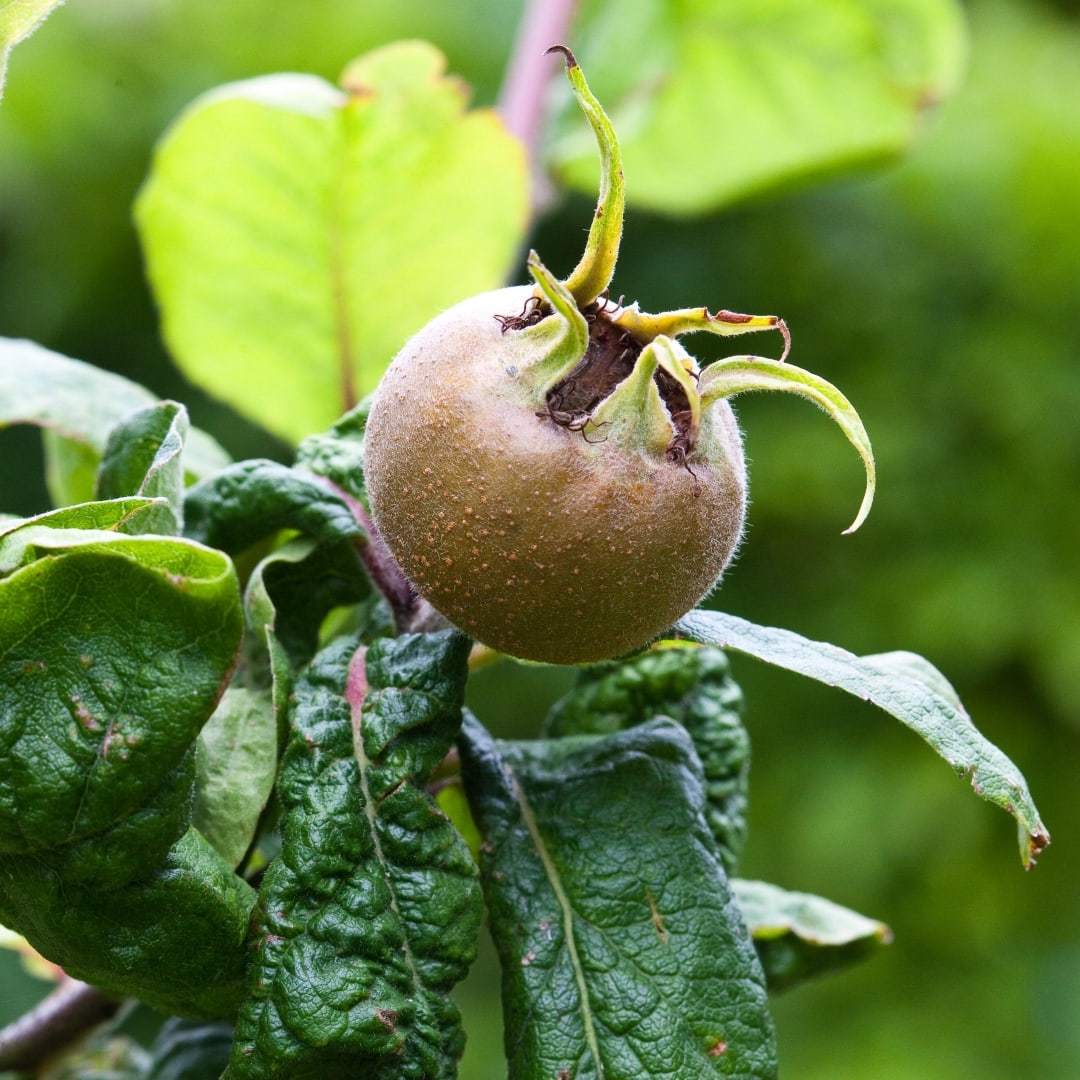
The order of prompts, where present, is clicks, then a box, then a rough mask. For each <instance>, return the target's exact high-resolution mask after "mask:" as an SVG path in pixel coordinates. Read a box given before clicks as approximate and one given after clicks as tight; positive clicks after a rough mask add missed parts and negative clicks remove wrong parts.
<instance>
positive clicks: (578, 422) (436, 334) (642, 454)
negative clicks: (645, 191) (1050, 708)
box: [365, 46, 874, 664]
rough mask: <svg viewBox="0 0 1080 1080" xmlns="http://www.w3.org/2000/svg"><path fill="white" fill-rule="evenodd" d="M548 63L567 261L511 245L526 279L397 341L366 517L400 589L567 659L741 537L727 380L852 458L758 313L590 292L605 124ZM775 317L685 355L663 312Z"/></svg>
mask: <svg viewBox="0 0 1080 1080" xmlns="http://www.w3.org/2000/svg"><path fill="white" fill-rule="evenodd" d="M557 48H558V49H559V50H560V51H562V52H563V53H564V54H565V57H566V61H567V74H568V78H569V81H570V84H571V87H572V89H573V92H574V95H575V97H576V98H577V100H578V102H579V104H580V106H581V108H582V110H583V111H584V113H585V115H586V117H587V118H588V121H589V123H590V124H591V126H592V128H593V130H594V132H595V135H596V138H597V142H598V144H599V147H600V154H601V159H602V164H603V170H602V177H601V185H600V196H599V201H598V204H597V208H596V213H595V216H594V218H593V221H592V225H591V228H590V231H589V238H588V243H587V245H586V249H585V253H584V255H583V256H582V259H581V261H580V262H579V264H578V265H577V267H576V268H575V269H574V271H573V272H572V273H571V274H570V276H569V277H568V278H567V279H566V280H565V281H559V280H557V279H556V278H555V277H554V276H553V275H552V274H551V273H550V272H549V271H548V270H547V269H546V268H545V267H544V265H543V264H542V263H541V262H540V260H539V258H538V257H537V256H536V253H535V252H533V253H531V254H530V255H529V259H528V267H529V272H530V274H531V276H532V278H533V281H534V283H535V284H534V285H522V286H515V287H512V288H506V289H500V290H498V291H495V292H490V293H485V294H483V295H481V296H475V297H472V298H471V299H469V300H465V301H463V302H462V303H460V304H458V305H457V306H455V307H453V308H451V309H450V310H449V311H446V312H444V313H443V314H442V315H440V316H438V317H437V318H436V319H435V320H433V321H432V322H431V323H429V324H428V325H427V326H426V327H425V328H424V329H423V330H421V331H420V332H419V333H418V334H416V336H415V337H413V338H412V339H411V340H410V341H409V342H408V343H407V344H406V345H405V346H404V348H403V349H402V350H401V352H400V353H399V354H398V356H397V357H396V358H395V360H394V362H393V363H392V364H391V366H390V368H389V370H388V371H387V372H386V375H385V376H384V377H383V380H382V382H381V384H380V386H379V388H378V390H377V392H376V394H375V398H374V400H373V403H372V407H371V414H370V417H369V420H368V427H367V436H366V465H365V471H366V477H367V484H368V492H369V495H370V498H371V508H372V513H373V517H374V520H375V522H376V524H377V526H378V528H379V529H380V530H381V532H382V534H383V537H384V538H385V540H386V542H387V544H388V545H389V547H390V550H391V551H392V552H393V554H394V556H395V557H396V558H397V560H398V561H399V562H400V564H401V566H402V568H403V569H404V571H405V573H406V575H407V576H408V577H409V579H410V580H411V581H412V582H413V584H414V585H415V587H416V589H417V590H418V591H419V593H420V594H421V595H422V596H424V597H425V598H426V599H427V600H428V601H430V603H431V604H433V605H434V606H435V607H436V608H437V609H438V610H439V611H440V612H441V613H442V614H443V615H445V616H446V617H447V618H448V619H450V620H451V621H452V622H453V623H455V624H457V625H458V626H459V627H460V628H461V629H462V630H464V631H466V632H467V633H469V634H471V635H472V636H473V637H475V638H477V639H478V640H479V641H481V642H484V643H485V644H486V645H489V646H491V647H492V648H494V649H497V650H499V651H501V652H506V653H509V654H511V655H513V656H517V657H521V658H524V659H528V660H538V661H546V662H549V663H560V664H578V663H587V662H592V661H598V660H604V659H607V658H610V657H614V656H618V655H620V654H623V653H626V652H629V651H631V650H633V649H636V648H638V647H640V646H642V645H644V644H645V643H646V642H648V641H649V640H650V639H651V638H653V637H655V636H656V635H658V634H660V633H662V632H663V631H664V630H665V629H667V628H668V627H669V626H670V625H671V624H672V623H673V622H674V621H675V620H676V619H678V618H679V617H680V616H681V615H683V614H684V613H685V612H687V611H688V610H689V609H690V608H692V607H693V606H694V605H695V604H697V603H698V601H700V600H701V599H702V597H704V596H705V594H706V593H708V592H709V590H710V589H712V588H713V586H714V585H715V584H716V583H717V581H718V580H719V578H720V575H721V574H722V572H723V570H724V568H725V566H726V565H727V563H728V561H729V560H730V559H731V556H732V553H733V552H734V551H735V548H736V546H737V545H738V543H739V537H740V535H741V532H742V528H743V518H744V511H745V506H746V469H745V465H744V461H743V453H742V445H741V440H740V434H739V428H738V425H737V423H736V420H735V414H734V413H733V412H732V409H731V406H730V405H729V404H728V400H727V399H728V398H730V397H732V396H734V395H735V394H739V393H743V392H744V391H747V390H786V391H791V392H794V393H797V394H801V395H802V396H804V397H806V398H809V399H810V400H811V401H813V402H815V403H816V404H818V405H819V406H821V407H822V408H823V409H824V410H825V411H826V412H827V413H828V414H829V415H830V416H831V417H832V418H833V419H834V420H835V421H836V422H837V423H838V424H839V425H840V426H841V428H842V429H843V431H844V433H845V434H846V435H847V437H848V439H849V440H850V441H851V442H852V444H853V445H854V446H855V448H856V449H857V450H858V451H859V453H860V455H861V456H862V458H863V461H864V463H865V466H866V474H867V486H866V494H865V497H864V499H863V504H862V506H861V507H860V509H859V513H858V516H857V517H856V519H855V522H854V523H853V524H852V526H851V529H849V530H848V531H852V530H854V529H855V528H857V527H858V526H859V525H860V524H861V523H862V521H863V519H864V518H865V516H866V514H867V512H868V511H869V508H870V503H871V500H872V498H873V489H874V462H873V455H872V452H871V449H870V443H869V439H868V438H867V435H866V432H865V430H864V429H863V426H862V423H861V422H860V420H859V417H858V415H857V414H856V412H855V410H854V409H853V408H852V407H851V405H850V404H849V402H848V401H847V399H846V398H845V397H844V396H843V395H842V394H841V393H840V392H839V391H838V390H837V389H836V388H835V387H833V386H831V385H830V384H829V383H827V382H825V380H823V379H820V378H818V376H816V375H812V374H811V373H809V372H807V371H803V370H801V369H799V368H796V367H793V366H791V365H790V364H788V363H786V362H785V361H786V357H787V352H788V346H789V344H790V339H789V337H788V333H787V327H786V325H785V324H784V322H783V320H781V319H779V318H778V317H776V316H774V315H763V316H758V315H741V314H737V313H734V312H730V311H718V312H716V313H712V312H710V311H709V310H708V309H707V308H703V307H699V308H687V309H684V310H679V311H668V312H664V313H662V314H658V315H650V314H646V313H644V312H642V311H641V310H639V308H638V305H637V304H636V303H635V304H630V305H624V304H623V303H622V302H621V301H620V302H618V303H615V302H612V301H611V300H610V299H608V293H607V289H608V284H609V282H610V281H611V277H612V274H613V272H614V269H615V261H616V257H617V255H618V248H619V242H620V239H621V236H622V221H623V209H624V185H623V176H622V165H621V156H620V152H619V145H618V141H617V139H616V136H615V133H614V130H613V129H612V126H611V123H610V121H609V119H608V117H607V116H606V114H605V113H604V111H603V109H602V108H601V106H600V104H599V102H598V101H597V100H596V98H595V97H594V96H593V94H592V93H591V91H590V90H589V87H588V85H587V83H586V81H585V78H584V76H583V74H582V72H581V69H580V67H578V65H577V63H576V61H575V60H574V57H573V55H572V54H571V53H570V51H569V50H568V49H565V48H564V47H562V46H558V47H557ZM765 329H775V330H778V331H780V332H781V333H782V334H783V336H784V342H785V349H784V355H783V357H782V358H781V359H780V360H772V359H767V358H765V357H759V356H745V355H744V356H733V357H729V358H727V359H724V360H718V361H716V362H714V363H712V364H710V365H709V366H708V367H706V368H705V369H704V370H702V369H700V368H699V366H698V364H697V362H696V361H695V360H694V358H693V357H692V356H691V355H690V354H689V353H688V352H687V351H686V350H685V349H684V348H683V347H682V345H681V344H680V343H679V341H678V338H679V336H680V335H682V334H687V333H693V332H695V331H704V332H709V333H714V334H721V335H725V336H727V335H734V334H742V333H747V332H749V331H757V330H765Z"/></svg>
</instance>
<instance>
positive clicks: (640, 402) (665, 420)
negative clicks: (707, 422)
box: [586, 338, 675, 454]
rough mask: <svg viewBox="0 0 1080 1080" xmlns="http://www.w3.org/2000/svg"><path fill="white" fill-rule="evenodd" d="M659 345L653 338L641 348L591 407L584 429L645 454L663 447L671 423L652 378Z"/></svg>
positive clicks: (668, 439) (671, 434) (670, 435)
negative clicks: (629, 366)
mask: <svg viewBox="0 0 1080 1080" xmlns="http://www.w3.org/2000/svg"><path fill="white" fill-rule="evenodd" d="M663 341H665V342H666V341H667V339H666V338H665V339H663ZM663 348H664V345H663V344H662V343H656V342H654V343H653V344H651V345H646V346H645V348H644V349H642V350H641V353H640V354H639V355H638V358H637V360H635V361H634V367H633V370H632V371H631V372H630V374H629V375H627V376H626V378H625V379H623V381H622V382H620V383H619V384H618V385H617V386H616V387H615V389H614V390H612V391H611V393H610V394H608V396H607V397H606V398H604V400H603V401H601V402H600V404H599V405H597V406H596V408H595V409H594V410H593V412H592V416H591V417H590V418H589V423H588V425H587V427H586V431H587V432H589V433H594V437H595V438H597V439H603V440H604V441H605V442H609V441H610V442H613V443H617V444H619V445H620V446H622V447H624V448H625V449H627V450H643V451H645V453H648V454H663V453H664V451H665V450H667V448H668V446H670V445H671V440H672V439H673V438H674V437H675V426H674V424H673V423H672V422H671V414H670V413H669V412H668V410H667V407H666V406H665V405H664V402H663V399H662V398H661V397H660V388H659V387H658V386H657V384H656V379H655V378H654V376H655V375H656V369H657V367H658V366H659V363H660V356H661V351H662V349H663Z"/></svg>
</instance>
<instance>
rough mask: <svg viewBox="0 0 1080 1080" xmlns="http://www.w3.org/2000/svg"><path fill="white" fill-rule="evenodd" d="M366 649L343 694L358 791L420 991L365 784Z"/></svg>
mask: <svg viewBox="0 0 1080 1080" xmlns="http://www.w3.org/2000/svg"><path fill="white" fill-rule="evenodd" d="M366 653H367V648H366V647H365V646H363V645H361V646H360V648H359V649H358V650H357V651H356V653H354V654H353V658H352V660H351V661H350V662H349V673H348V676H347V683H346V696H347V698H348V701H349V709H350V711H351V714H352V735H353V755H354V756H355V758H356V766H357V771H358V772H359V773H360V792H361V794H362V795H363V796H364V816H365V817H366V818H367V821H368V828H369V829H370V830H371V843H372V846H373V847H374V849H375V858H376V859H378V861H379V871H380V872H381V873H382V876H383V881H385V882H386V889H387V892H388V893H389V894H390V909H391V911H393V913H394V915H395V916H396V917H397V921H398V923H399V925H400V926H401V947H402V951H403V952H404V954H405V963H406V964H407V965H408V968H409V973H410V974H411V975H412V981H413V986H414V987H415V988H416V990H417V991H418V992H422V991H423V990H424V984H423V981H422V980H421V978H420V972H419V970H418V969H417V966H416V958H415V957H414V956H413V952H412V946H411V945H410V944H409V935H408V934H407V933H406V931H405V920H404V918H403V917H402V914H401V908H400V907H398V900H397V892H396V890H395V889H394V879H393V877H392V876H391V874H390V870H389V863H388V862H387V860H386V856H385V855H384V854H383V847H382V840H381V839H380V838H379V829H378V815H377V814H376V813H375V802H374V800H373V799H372V797H371V788H370V787H369V785H368V769H370V768H371V759H370V758H369V757H368V756H367V752H366V751H365V750H364V739H363V735H362V733H361V724H362V722H363V721H362V712H363V703H364V698H365V697H366V696H367V674H366V671H365V668H364V663H365V660H364V658H365V655H366ZM354 672H355V673H356V674H354ZM357 675H358V676H359V679H362V680H363V682H362V684H361V685H359V686H357V685H356V682H354V679H356V678H357ZM359 679H357V682H359Z"/></svg>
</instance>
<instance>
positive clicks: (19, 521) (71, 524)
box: [0, 496, 172, 572]
mask: <svg viewBox="0 0 1080 1080" xmlns="http://www.w3.org/2000/svg"><path fill="white" fill-rule="evenodd" d="M171 517H172V512H171V510H170V509H169V505H168V503H166V502H165V500H164V499H148V498H146V497H144V496H129V497H127V498H123V499H109V500H107V501H105V502H87V503H77V504H76V505H74V506H62V507H60V508H59V509H57V510H47V511H46V512H45V513H44V514H37V515H36V516H35V517H31V518H14V519H11V520H9V521H4V522H0V549H2V550H4V551H5V552H6V555H5V556H4V561H5V562H9V563H11V564H12V565H14V564H15V563H17V562H18V561H19V557H17V556H16V555H15V544H16V543H19V544H20V545H21V541H20V540H19V538H18V537H16V536H15V535H14V534H15V532H16V529H18V530H19V531H20V532H22V531H24V530H30V529H34V528H37V527H38V526H42V525H47V526H49V527H50V528H53V529H88V530H98V531H106V532H107V531H115V532H118V533H126V534H128V535H129V536H138V535H139V534H140V533H157V532H160V531H161V530H162V528H163V527H167V526H168V523H169V521H170V519H171ZM0 572H3V571H2V570H0Z"/></svg>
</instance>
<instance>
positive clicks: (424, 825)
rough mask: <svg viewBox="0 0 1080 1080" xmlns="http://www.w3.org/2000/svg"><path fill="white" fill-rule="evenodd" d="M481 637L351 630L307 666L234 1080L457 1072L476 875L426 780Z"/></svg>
mask: <svg viewBox="0 0 1080 1080" xmlns="http://www.w3.org/2000/svg"><path fill="white" fill-rule="evenodd" d="M469 645H470V643H469V641H468V639H466V638H464V637H462V636H461V635H460V634H458V633H457V632H456V631H442V632H440V633H437V634H430V635H420V634H413V635H404V636H402V637H399V638H382V639H379V640H378V641H376V642H374V643H373V644H372V645H370V646H367V647H365V646H359V647H358V646H357V642H356V641H355V640H354V639H349V638H344V639H341V640H339V641H337V642H335V643H333V644H332V645H331V646H329V647H328V648H327V649H326V650H324V651H323V652H322V653H320V654H319V656H318V657H317V658H316V659H315V661H314V663H313V664H312V665H311V667H310V668H309V669H308V670H307V672H306V673H305V674H304V675H303V676H302V677H301V678H300V679H299V680H298V682H297V685H296V688H295V692H294V697H295V705H294V707H293V709H292V710H291V717H290V718H291V723H292V737H291V740H290V743H289V748H288V751H287V752H286V756H285V759H284V761H283V764H282V769H281V777H280V780H279V783H278V797H279V799H280V802H281V804H282V807H283V809H284V817H283V820H282V852H281V855H280V856H279V857H278V858H277V859H276V860H275V861H274V862H273V863H272V864H271V866H270V868H269V869H268V870H267V872H266V876H265V878H264V880H263V884H262V888H261V889H260V893H259V902H258V907H257V913H256V917H255V920H254V923H253V930H252V945H253V947H254V959H253V963H252V968H251V981H250V997H249V998H248V1000H247V1001H246V1002H245V1004H244V1006H243V1007H242V1008H241V1010H240V1014H239V1017H238V1019H237V1026H236V1043H235V1046H234V1049H233V1053H232V1057H231V1060H230V1065H229V1069H228V1072H227V1073H226V1076H227V1077H228V1078H229V1080H241V1078H248V1077H250V1078H252V1080H254V1078H258V1080H267V1078H272V1077H283V1078H284V1077H288V1078H290V1080H303V1078H308V1077H310V1078H314V1077H320V1076H327V1075H332V1076H336V1075H340V1076H351V1075H363V1076H365V1077H369V1078H371V1080H398V1078H399V1077H404V1076H415V1077H417V1078H420V1077H425V1078H428V1080H449V1078H451V1077H453V1076H454V1075H455V1074H456V1064H457V1060H458V1058H459V1057H460V1056H461V1051H462V1049H463V1047H464V1034H463V1032H462V1030H461V1024H460V1019H459V1017H458V1013H457V1009H456V1007H455V1006H454V1004H453V1003H452V1002H451V1000H450V998H449V997H448V996H447V994H448V991H449V990H450V988H451V987H452V986H453V985H454V983H456V982H457V981H458V980H460V979H461V978H462V977H463V976H464V974H465V972H466V971H467V969H468V966H469V964H470V963H471V961H472V959H473V957H474V956H475V952H476V938H477V934H478V932H479V927H480V918H481V900H480V890H479V885H478V883H477V880H476V867H475V864H474V863H473V861H472V857H471V856H470V854H469V850H468V847H467V846H466V844H465V842H464V840H462V838H461V836H460V835H459V834H458V833H457V831H456V830H455V829H454V827H453V826H452V825H451V824H450V822H449V821H448V820H447V819H446V817H445V816H444V815H443V814H442V813H441V812H440V811H439V809H438V808H437V806H436V805H435V802H434V800H433V799H432V798H431V796H430V795H428V794H427V792H426V791H425V790H424V784H425V782H426V780H427V778H428V777H429V776H430V774H431V772H432V770H433V769H434V768H435V766H436V765H437V764H438V763H439V761H440V760H441V759H442V758H443V757H444V756H445V754H446V752H447V751H448V750H449V748H450V746H451V745H452V743H453V740H454V737H455V735H456V733H457V729H458V725H459V723H460V718H461V703H462V697H463V695H464V684H465V675H466V664H467V658H468V652H469Z"/></svg>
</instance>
